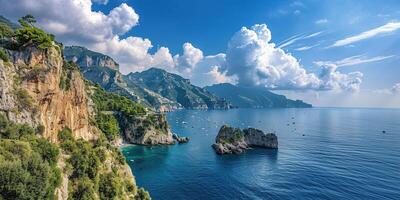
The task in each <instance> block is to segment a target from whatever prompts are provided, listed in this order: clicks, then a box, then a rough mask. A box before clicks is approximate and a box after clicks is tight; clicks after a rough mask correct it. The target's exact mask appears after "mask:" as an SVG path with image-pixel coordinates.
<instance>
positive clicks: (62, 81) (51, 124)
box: [0, 16, 172, 199]
mask: <svg viewBox="0 0 400 200" xmlns="http://www.w3.org/2000/svg"><path fill="white" fill-rule="evenodd" d="M26 19H30V17H29V16H28V17H26V18H25V19H24V20H25V21H24V20H21V22H20V23H21V26H22V27H21V28H19V29H17V30H16V31H15V32H14V31H10V32H9V33H7V35H1V39H0V185H1V186H0V199H55V198H57V199H150V197H149V195H148V193H147V192H145V191H144V190H143V189H139V188H138V187H137V186H136V183H135V180H134V177H133V175H132V173H131V171H130V169H129V166H128V165H127V164H126V162H125V159H124V157H123V155H122V154H121V152H120V151H119V150H118V148H117V147H118V146H116V144H118V143H117V141H118V140H120V138H121V136H120V134H119V127H118V124H117V123H114V122H115V121H114V120H113V119H114V118H113V117H114V115H113V114H111V115H106V114H103V112H107V111H108V112H111V113H124V116H123V118H128V117H129V119H131V120H130V121H123V120H121V124H124V126H126V127H131V128H132V129H133V128H134V129H139V128H140V127H141V126H142V125H143V123H136V124H132V123H133V121H134V120H136V119H138V121H141V118H140V116H142V115H145V116H155V115H154V114H153V113H152V112H150V111H147V110H145V109H144V108H143V107H142V106H140V105H136V104H134V103H133V102H131V101H130V100H129V99H127V98H125V97H120V96H118V95H117V97H115V98H113V99H110V98H108V96H107V95H106V93H96V91H97V89H98V87H94V86H93V85H91V84H90V83H88V82H87V81H85V80H84V79H83V77H82V75H81V73H80V71H79V70H78V67H77V66H76V65H75V64H73V63H69V62H66V61H65V60H64V59H63V56H62V50H61V49H62V46H61V45H59V44H57V43H56V42H55V41H53V39H54V37H53V36H51V35H49V34H47V33H45V32H44V31H43V30H41V29H38V28H36V27H34V26H33V24H32V21H28V20H26ZM28 22H30V23H28ZM10 30H11V29H10ZM4 36H6V37H4ZM95 94H97V96H95ZM102 95H103V96H102ZM99 96H100V97H102V98H100V99H99ZM113 100H117V101H113ZM108 104H109V105H108ZM106 105H108V107H107V106H106ZM118 105H119V107H118ZM117 108H118V109H119V110H115V109H117ZM105 109H107V110H105ZM139 114H142V115H140V116H139ZM115 118H116V119H119V118H117V117H115ZM121 118H122V117H121ZM161 118H162V117H161ZM157 120H160V121H157ZM161 120H162V119H160V118H155V119H154V123H153V124H149V125H148V126H149V127H152V126H153V125H154V124H157V127H158V126H160V127H161V126H162V128H163V129H161V128H160V129H159V130H160V131H159V132H158V133H160V134H161V133H163V134H164V135H168V133H170V132H169V129H168V126H167V125H166V122H165V119H164V120H163V121H161ZM115 125H117V126H115ZM150 129H151V128H150ZM154 129H155V128H154ZM143 134H144V136H143V137H144V138H149V137H150V136H148V137H147V134H150V133H148V132H144V133H143ZM169 136H170V138H168V139H170V140H172V135H169ZM151 138H155V139H153V140H152V141H153V143H157V141H158V140H162V141H164V140H167V139H165V138H167V137H165V136H162V139H157V135H155V134H152V135H151ZM16 172H18V173H16Z"/></svg>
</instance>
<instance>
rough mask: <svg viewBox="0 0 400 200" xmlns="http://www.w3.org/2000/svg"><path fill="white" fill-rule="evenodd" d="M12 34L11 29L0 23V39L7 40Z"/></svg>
mask: <svg viewBox="0 0 400 200" xmlns="http://www.w3.org/2000/svg"><path fill="white" fill-rule="evenodd" d="M13 34H14V31H13V30H12V28H11V27H10V26H9V25H8V24H6V23H3V22H0V38H8V37H11V36H12V35H13Z"/></svg>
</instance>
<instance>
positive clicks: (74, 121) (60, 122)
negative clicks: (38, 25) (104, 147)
mask: <svg viewBox="0 0 400 200" xmlns="http://www.w3.org/2000/svg"><path fill="white" fill-rule="evenodd" d="M8 54H9V55H10V62H7V63H5V62H4V61H0V94H1V96H0V112H2V113H4V114H5V115H6V116H7V117H8V118H9V119H10V120H12V121H15V122H17V123H27V124H29V125H31V126H33V127H37V126H39V125H40V126H44V132H43V134H42V135H43V136H44V137H45V138H47V139H49V140H50V141H53V142H55V141H57V135H56V134H54V133H57V132H58V131H60V130H62V129H63V128H64V127H69V128H70V129H72V130H73V133H74V134H75V136H76V138H83V139H85V140H93V139H96V138H97V135H98V134H97V132H96V128H95V127H92V126H91V125H90V124H89V121H90V113H91V106H90V104H91V103H90V98H88V96H87V94H86V92H85V83H84V80H83V79H82V77H81V75H80V73H79V71H78V70H75V71H74V70H66V69H65V67H66V66H65V64H66V63H65V62H64V61H63V58H62V56H61V51H60V49H59V48H57V46H55V47H52V48H49V49H47V50H38V49H37V48H35V47H28V48H25V49H24V50H23V51H10V50H8ZM66 79H67V80H66ZM63 81H67V82H68V83H66V82H65V83H66V84H67V85H68V89H66V88H62V85H61V84H60V83H61V82H63Z"/></svg>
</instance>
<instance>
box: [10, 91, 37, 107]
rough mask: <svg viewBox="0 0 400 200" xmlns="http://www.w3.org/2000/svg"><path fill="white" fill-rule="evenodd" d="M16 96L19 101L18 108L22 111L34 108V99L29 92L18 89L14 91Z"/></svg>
mask: <svg viewBox="0 0 400 200" xmlns="http://www.w3.org/2000/svg"><path fill="white" fill-rule="evenodd" d="M14 96H15V98H16V99H17V100H18V107H19V108H20V109H30V108H32V106H33V102H32V97H31V96H30V95H29V93H28V91H26V90H25V89H23V88H17V89H15V90H14Z"/></svg>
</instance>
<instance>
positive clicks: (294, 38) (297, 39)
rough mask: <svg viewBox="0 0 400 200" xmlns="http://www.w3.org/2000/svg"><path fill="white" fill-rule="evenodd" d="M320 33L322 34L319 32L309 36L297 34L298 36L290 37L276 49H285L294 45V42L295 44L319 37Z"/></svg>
mask: <svg viewBox="0 0 400 200" xmlns="http://www.w3.org/2000/svg"><path fill="white" fill-rule="evenodd" d="M321 33H323V32H322V31H319V32H315V33H311V34H309V35H304V34H298V35H295V36H292V37H290V38H288V39H286V40H284V41H283V42H282V43H281V44H280V45H279V46H278V47H279V48H283V47H287V46H290V45H292V44H294V43H295V42H297V41H299V40H304V39H310V38H313V37H316V36H318V35H320V34H321Z"/></svg>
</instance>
